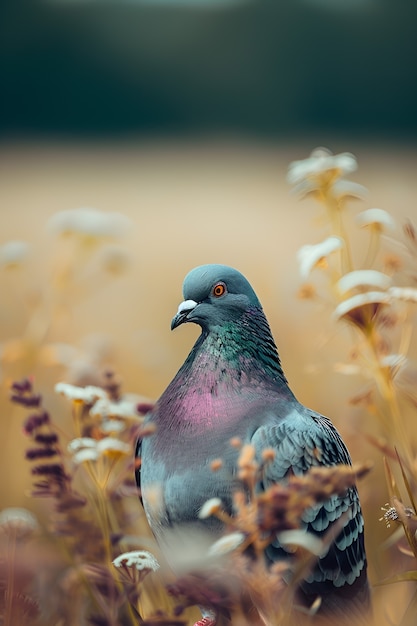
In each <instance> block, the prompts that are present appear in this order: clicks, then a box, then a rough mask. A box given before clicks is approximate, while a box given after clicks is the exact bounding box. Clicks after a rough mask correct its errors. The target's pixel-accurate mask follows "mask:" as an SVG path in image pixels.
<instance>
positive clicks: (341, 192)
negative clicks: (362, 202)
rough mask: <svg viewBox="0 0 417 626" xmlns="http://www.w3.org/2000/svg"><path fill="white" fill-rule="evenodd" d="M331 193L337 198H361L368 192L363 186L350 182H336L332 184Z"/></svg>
mask: <svg viewBox="0 0 417 626" xmlns="http://www.w3.org/2000/svg"><path fill="white" fill-rule="evenodd" d="M333 193H334V194H335V195H336V196H338V197H350V198H359V199H360V198H363V197H364V196H366V194H367V193H368V190H367V188H366V187H364V186H363V185H359V184H358V183H354V182H352V181H351V180H337V181H336V182H335V183H334V184H333Z"/></svg>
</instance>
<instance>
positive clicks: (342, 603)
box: [296, 572, 372, 626]
mask: <svg viewBox="0 0 417 626" xmlns="http://www.w3.org/2000/svg"><path fill="white" fill-rule="evenodd" d="M306 587H307V585H306ZM318 597H319V598H320V608H319V611H318V615H317V625H318V626H334V625H335V624H338V626H341V625H345V624H350V625H351V626H369V623H370V621H371V617H372V603H371V592H370V588H369V583H368V580H367V577H366V574H365V572H364V573H363V575H362V576H360V577H359V578H358V579H357V580H356V581H355V583H354V584H353V585H347V584H346V585H344V586H343V587H341V588H337V589H336V590H332V589H330V590H329V591H328V592H327V593H326V591H325V590H324V589H323V592H322V594H321V595H320V596H317V595H316V596H314V595H311V594H309V593H306V592H305V591H304V590H303V589H299V590H298V594H297V598H296V602H297V603H299V604H300V605H301V606H304V607H311V606H312V605H313V604H314V602H315V601H317V599H318ZM304 618H305V615H304ZM300 624H301V621H300ZM303 624H305V622H303Z"/></svg>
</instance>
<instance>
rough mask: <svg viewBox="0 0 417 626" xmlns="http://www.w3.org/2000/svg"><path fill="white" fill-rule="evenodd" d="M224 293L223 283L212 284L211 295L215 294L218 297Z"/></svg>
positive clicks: (224, 286)
mask: <svg viewBox="0 0 417 626" xmlns="http://www.w3.org/2000/svg"><path fill="white" fill-rule="evenodd" d="M224 293H226V285H225V284H224V283H217V284H216V285H214V287H213V289H212V294H213V296H216V298H220V296H222V295H223V294H224Z"/></svg>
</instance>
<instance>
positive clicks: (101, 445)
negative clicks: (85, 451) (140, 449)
mask: <svg viewBox="0 0 417 626" xmlns="http://www.w3.org/2000/svg"><path fill="white" fill-rule="evenodd" d="M97 450H98V452H99V453H100V454H102V453H103V452H121V453H123V454H130V453H131V452H132V448H131V447H130V446H129V444H128V443H124V441H120V439H116V438H115V437H104V439H100V441H98V442H97Z"/></svg>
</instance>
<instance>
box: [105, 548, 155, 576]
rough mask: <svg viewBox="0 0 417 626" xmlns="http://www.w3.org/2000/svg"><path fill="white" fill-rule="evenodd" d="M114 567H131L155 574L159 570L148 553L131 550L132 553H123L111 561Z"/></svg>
mask: <svg viewBox="0 0 417 626" xmlns="http://www.w3.org/2000/svg"><path fill="white" fill-rule="evenodd" d="M113 565H114V566H115V567H132V568H134V569H137V570H146V569H148V570H150V571H152V572H156V570H158V569H159V563H158V561H157V560H156V558H155V557H154V556H153V554H151V553H150V552H147V551H146V550H133V551H132V552H123V554H120V555H119V556H118V557H116V558H115V559H114V561H113Z"/></svg>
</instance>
